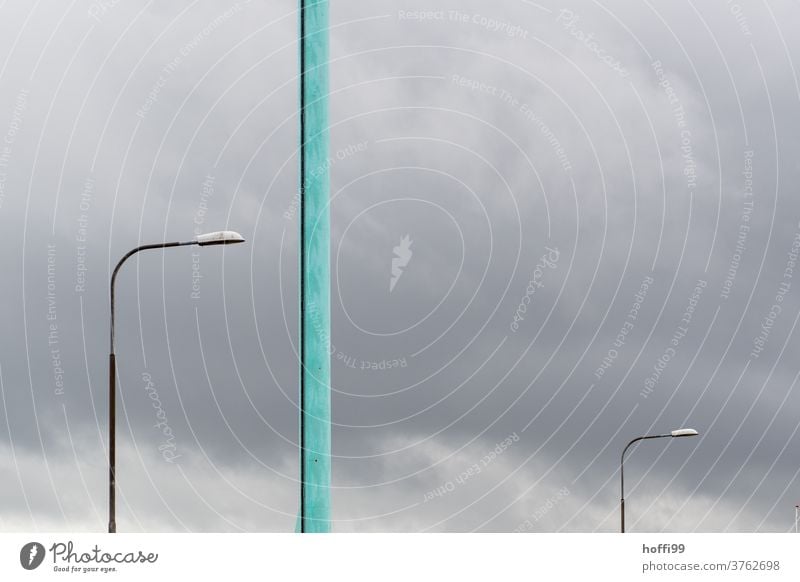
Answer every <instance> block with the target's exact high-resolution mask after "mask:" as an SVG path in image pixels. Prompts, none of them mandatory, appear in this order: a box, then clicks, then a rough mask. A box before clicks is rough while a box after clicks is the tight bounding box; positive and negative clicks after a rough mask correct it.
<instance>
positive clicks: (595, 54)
mask: <svg viewBox="0 0 800 582" xmlns="http://www.w3.org/2000/svg"><path fill="white" fill-rule="evenodd" d="M0 13H2V18H0V55H2V56H0V140H2V143H0V155H2V157H1V158H0V188H2V190H0V228H2V232H3V240H4V245H3V247H2V250H0V268H2V272H3V278H2V284H0V321H2V325H3V330H4V333H3V334H2V335H0V381H1V382H2V383H1V384H0V386H2V408H3V414H2V415H0V527H2V528H3V529H5V530H32V529H40V530H72V529H76V530H96V531H103V529H104V527H105V519H106V516H105V508H106V497H105V496H106V476H107V473H106V466H105V460H104V454H105V453H104V448H103V447H104V446H105V442H106V425H107V413H106V407H107V394H106V381H107V368H106V366H107V362H106V358H107V351H108V346H107V343H108V332H107V326H108V306H107V286H108V279H109V275H110V268H111V267H112V266H113V264H114V263H115V262H116V260H117V259H118V258H119V257H120V256H121V255H122V254H123V253H124V252H125V251H127V250H128V249H129V248H132V247H133V246H135V245H137V244H138V243H139V242H140V241H141V242H151V241H160V240H165V239H170V240H173V239H178V240H184V239H187V238H191V237H192V236H194V234H196V230H195V229H198V230H197V232H200V231H210V230H219V229H223V228H230V229H234V230H238V231H240V232H242V233H243V234H244V235H245V237H246V238H247V239H248V244H247V245H246V246H236V247H230V248H226V249H219V248H213V247H212V248H208V249H202V250H192V249H178V250H170V251H168V252H165V253H160V252H150V253H149V254H145V255H142V256H141V258H140V259H139V260H138V261H134V262H131V263H130V264H128V265H126V267H125V270H124V272H123V273H122V274H121V275H120V280H119V287H118V305H119V308H118V309H119V311H118V320H117V321H118V331H117V342H118V345H117V353H118V366H119V377H120V389H121V394H122V396H123V401H124V406H123V407H122V408H121V409H120V411H118V412H119V413H120V414H121V416H120V422H119V424H118V430H119V439H118V444H119V446H120V453H119V459H118V473H119V478H118V481H119V487H120V496H121V497H122V498H123V499H122V500H121V503H120V507H119V509H118V513H119V517H118V522H119V528H120V531H140V530H146V531H183V530H191V531H239V530H246V531H272V530H275V531H290V530H292V529H293V527H294V520H295V513H296V510H297V490H298V487H297V483H296V477H297V469H298V463H297V438H296V434H297V410H296V401H297V397H296V396H297V362H296V354H295V349H296V345H295V342H296V339H297V333H296V321H297V316H298V314H297V305H296V291H297V284H296V276H297V275H296V265H297V253H296V244H297V232H296V230H297V221H296V201H295V200H294V195H295V192H296V183H297V171H296V165H297V159H296V148H297V118H296V113H297V83H296V74H297V54H296V52H297V45H296V42H297V27H296V17H297V15H296V13H295V3H294V2H288V1H280V2H269V3H261V2H245V1H243V0H242V1H240V2H239V3H231V2H199V1H195V2H188V1H181V2H170V3H168V5H165V4H163V3H155V2H150V3H142V2H131V1H126V0H121V1H119V2H116V3H113V2H106V3H99V2H90V1H88V0H87V1H84V0H76V1H75V2H71V3H65V2H54V1H43V2H39V3H36V4H33V5H31V3H29V2H22V1H19V0H16V1H11V2H6V3H5V4H3V6H2V7H1V8H0ZM798 16H800V9H799V8H798V5H797V3H792V2H769V3H767V2H749V1H742V2H738V3H732V2H715V3H699V2H697V3H691V2H677V3H659V4H654V3H649V2H641V3H630V2H622V1H616V2H605V3H596V2H570V3H567V4H563V5H562V4H552V3H547V2H543V3H533V2H527V1H523V0H513V1H512V0H508V1H504V2H477V1H467V2H464V1H459V2H455V1H452V2H418V3H413V2H405V1H403V2H388V1H384V0H378V1H373V2H369V3H363V2H354V1H350V2H338V1H337V2H332V6H331V24H332V30H331V54H332V63H331V90H332V92H331V97H330V107H331V123H332V126H331V179H332V189H331V191H332V200H331V210H332V236H333V240H332V266H333V272H332V274H333V277H334V286H333V289H332V298H333V305H332V308H333V309H332V313H333V333H332V345H333V347H332V351H333V355H332V358H333V384H334V385H333V389H334V397H333V420H334V430H333V450H334V455H335V459H334V462H333V471H334V487H335V488H334V492H333V510H334V518H335V523H334V529H335V530H338V531H472V530H485V531H512V530H515V529H525V530H527V531H615V529H616V528H617V526H618V513H617V512H618V509H617V504H618V496H619V492H618V484H619V473H618V469H619V468H618V464H619V454H620V452H621V450H622V447H623V446H624V445H625V443H626V442H627V441H628V440H629V439H630V438H633V437H635V436H638V435H640V434H645V433H650V432H665V431H668V430H670V429H673V428H678V427H680V426H691V427H693V428H696V429H697V430H699V431H700V432H701V436H700V437H699V438H694V439H681V440H677V441H674V442H668V441H655V442H650V443H645V444H643V445H642V446H641V447H639V448H637V449H636V450H634V451H633V452H632V453H631V455H630V457H629V461H628V463H627V464H626V468H627V470H626V477H627V479H626V482H627V483H628V486H627V490H628V504H629V506H628V513H629V518H628V519H629V521H628V523H629V527H630V529H632V530H637V531H662V530H663V531H786V530H788V529H790V527H792V526H793V518H794V513H793V506H794V505H795V503H797V502H798V499H800V497H798V496H800V492H798V487H800V479H799V478H798V472H800V454H798V450H800V449H799V448H798V444H799V443H800V435H798V434H797V426H798V422H797V418H796V413H795V412H794V411H796V410H798V405H800V392H798V388H797V384H796V381H797V377H798V373H799V372H800V363H798V361H797V358H796V354H797V349H796V329H795V328H796V324H797V320H798V317H800V300H799V299H798V294H800V281H798V279H797V277H798V274H799V273H800V271H798V270H797V269H798V268H797V267H796V266H795V267H792V265H791V264H790V260H791V257H790V253H792V252H793V251H792V248H793V241H794V240H795V238H796V237H797V236H800V204H799V203H798V196H797V188H796V186H795V184H797V183H798V178H800V175H798V174H799V173H800V172H799V171H798V164H797V159H798V154H799V153H800V139H799V138H798V136H799V135H800V121H798V119H800V117H799V116H798V115H797V113H798V106H800V85H799V84H798V74H797V72H796V71H795V68H794V64H795V62H796V61H797V59H798V57H799V56H800V44H799V41H798V35H797V22H799V20H798ZM3 148H5V149H3ZM748 180H750V182H748ZM405 236H408V237H409V239H410V240H411V244H410V247H408V248H409V249H410V256H408V255H406V259H407V260H404V261H401V262H403V263H404V264H403V266H401V267H400V270H401V275H400V276H399V278H398V279H397V281H396V283H395V284H394V287H393V288H391V290H390V280H391V278H392V276H393V275H392V259H393V257H395V254H394V250H393V249H395V247H398V245H400V244H401V240H402V239H403V237H405ZM798 240H800V239H798ZM796 250H797V247H795V251H796ZM543 257H544V258H545V260H543V259H542V258H543ZM787 268H789V269H790V271H787ZM787 275H793V277H788V276H787ZM531 282H533V283H531ZM643 283H646V288H643ZM787 283H788V284H789V285H788V286H787V285H786V284H787ZM782 284H783V287H782V286H781V285H782ZM698 286H699V287H700V290H701V292H700V293H698V292H697V291H695V289H696V288H697V287H698ZM643 290H644V292H643ZM637 295H638V299H637ZM777 297H780V299H778V298H777ZM639 304H640V305H639ZM773 305H779V307H780V313H775V315H776V317H771V316H770V313H771V312H774V311H776V310H774V309H773ZM520 306H522V307H520ZM690 307H691V309H692V312H691V314H690V315H691V317H689V318H687V317H686V315H685V314H686V312H687V309H688V308H690ZM631 310H634V311H635V315H636V317H635V319H634V318H633V317H631V316H630V312H631ZM48 317H49V318H50V319H48ZM52 326H55V327H52ZM622 330H625V333H624V334H623V337H622V341H621V342H620V341H619V340H618V335H619V334H620V333H621V332H622ZM615 341H616V342H617V343H616V344H615ZM54 358H55V359H54ZM604 358H605V359H606V363H605V364H603V360H604ZM659 359H661V360H662V362H664V363H662V364H659ZM667 360H668V361H667ZM599 368H600V369H602V372H599V371H598V369H599ZM656 368H657V369H656ZM648 378H650V380H651V381H650V383H649V384H646V382H647V381H648ZM156 399H157V400H156ZM154 403H157V405H158V406H159V407H160V408H156V407H155V406H154ZM159 415H160V416H159ZM157 423H161V426H160V427H159V426H154V425H156V424H157ZM166 427H168V429H169V434H171V435H172V436H171V438H168V437H167V436H165V434H164V429H165V428H166ZM165 451H169V452H167V453H165ZM170 455H179V456H178V457H176V458H174V459H173V460H172V461H171V462H170V461H168V460H167V459H166V457H169V456H170ZM526 520H527V522H526Z"/></svg>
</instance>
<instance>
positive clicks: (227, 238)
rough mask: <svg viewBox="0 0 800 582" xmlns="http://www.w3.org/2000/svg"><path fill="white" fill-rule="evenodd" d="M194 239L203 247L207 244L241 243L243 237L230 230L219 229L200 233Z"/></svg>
mask: <svg viewBox="0 0 800 582" xmlns="http://www.w3.org/2000/svg"><path fill="white" fill-rule="evenodd" d="M194 240H195V242H196V243H197V244H198V245H199V246H201V247H204V246H208V245H232V244H236V243H243V242H244V237H243V236H242V235H240V234H239V233H238V232H234V231H232V230H220V231H217V232H209V233H207V234H200V235H198V236H197V237H196V238H195V239H194Z"/></svg>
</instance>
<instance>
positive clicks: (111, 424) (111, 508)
mask: <svg viewBox="0 0 800 582" xmlns="http://www.w3.org/2000/svg"><path fill="white" fill-rule="evenodd" d="M243 242H244V237H242V235H240V234H239V233H238V232H233V231H232V230H222V231H219V232H211V233H208V234H201V235H199V236H198V237H197V238H195V239H194V240H190V241H187V242H167V243H156V244H150V245H142V246H140V247H136V248H135V249H133V250H131V251H128V253H126V254H125V256H124V257H122V258H121V259H120V261H119V263H117V266H116V267H114V272H113V273H112V274H111V294H110V295H111V334H110V340H111V341H110V344H111V350H110V351H109V356H108V533H116V532H117V519H116V458H117V445H116V443H117V434H116V432H117V429H116V424H117V423H116V415H117V363H116V356H115V354H114V284H115V283H116V280H117V273H118V272H119V269H120V267H121V266H122V264H123V263H124V262H125V261H126V260H128V259H129V258H130V257H132V256H133V255H135V254H136V253H138V252H139V251H146V250H149V249H166V248H170V247H185V246H190V245H197V246H201V247H205V246H211V245H230V244H236V243H243Z"/></svg>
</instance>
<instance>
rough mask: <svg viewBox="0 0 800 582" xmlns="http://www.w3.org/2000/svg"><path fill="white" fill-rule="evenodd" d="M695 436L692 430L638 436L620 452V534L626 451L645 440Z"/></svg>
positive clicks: (621, 529) (623, 523)
mask: <svg viewBox="0 0 800 582" xmlns="http://www.w3.org/2000/svg"><path fill="white" fill-rule="evenodd" d="M697 434H698V432H697V431H696V430H694V429H692V428H681V429H678V430H673V431H672V432H671V433H669V434H654V435H649V436H640V437H636V438H635V439H633V440H632V441H631V442H629V443H628V445H627V446H626V447H625V448H624V449H623V450H622V457H620V461H619V491H620V495H619V497H620V503H619V512H620V521H621V528H620V531H621V532H622V533H625V453H627V452H628V449H629V448H630V447H631V445H632V444H634V443H637V442H639V441H643V440H647V439H665V438H677V437H690V436H697Z"/></svg>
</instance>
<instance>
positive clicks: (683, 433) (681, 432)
mask: <svg viewBox="0 0 800 582" xmlns="http://www.w3.org/2000/svg"><path fill="white" fill-rule="evenodd" d="M697 434H698V432H697V431H696V430H694V429H693V428H679V429H678V430H673V431H672V436H674V437H687V436H697Z"/></svg>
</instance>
